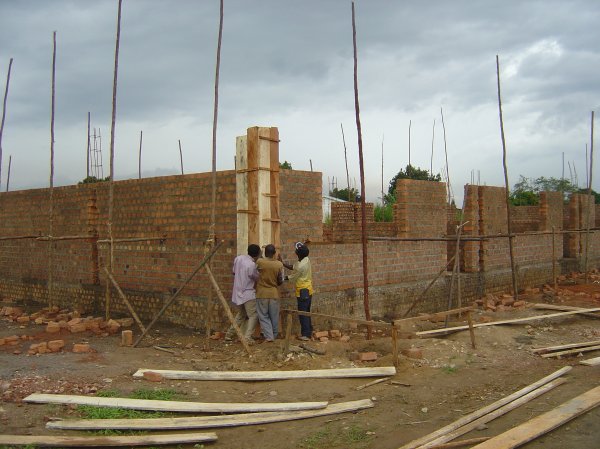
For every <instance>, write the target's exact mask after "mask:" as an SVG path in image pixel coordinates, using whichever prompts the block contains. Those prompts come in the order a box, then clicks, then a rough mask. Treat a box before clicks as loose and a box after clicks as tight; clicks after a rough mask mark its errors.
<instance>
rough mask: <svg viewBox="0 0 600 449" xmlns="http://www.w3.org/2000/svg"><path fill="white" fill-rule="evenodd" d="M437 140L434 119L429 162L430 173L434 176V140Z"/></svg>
mask: <svg viewBox="0 0 600 449" xmlns="http://www.w3.org/2000/svg"><path fill="white" fill-rule="evenodd" d="M434 140H435V119H433V128H432V131H431V162H430V163H429V175H430V176H431V177H433V142H434Z"/></svg>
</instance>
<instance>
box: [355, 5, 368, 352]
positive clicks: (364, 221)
mask: <svg viewBox="0 0 600 449" xmlns="http://www.w3.org/2000/svg"><path fill="white" fill-rule="evenodd" d="M352 45H353V48H354V109H355V112H356V130H357V134H358V161H359V165H360V204H361V235H362V265H363V291H364V299H363V305H364V308H365V319H366V320H367V321H370V320H371V311H370V308H369V265H368V259H369V258H368V254H367V253H368V249H367V248H368V247H367V207H366V198H365V197H366V192H365V166H364V161H363V145H362V131H361V127H360V106H359V104H358V56H357V51H356V20H355V13H354V2H352ZM371 337H372V334H371V327H370V326H367V340H370V339H371Z"/></svg>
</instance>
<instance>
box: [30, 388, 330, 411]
mask: <svg viewBox="0 0 600 449" xmlns="http://www.w3.org/2000/svg"><path fill="white" fill-rule="evenodd" d="M23 401H25V402H33V403H37V404H77V405H92V406H95V407H108V408H125V409H133V410H153V411H162V412H185V413H249V412H276V411H285V412H287V411H296V410H314V409H320V408H325V407H327V402H287V403H285V402H264V403H262V402H252V403H219V402H212V403H211V402H185V401H156V400H149V399H129V398H104V397H98V396H76V395H67V394H39V393H34V394H31V395H29V396H27V397H26V398H25V399H23Z"/></svg>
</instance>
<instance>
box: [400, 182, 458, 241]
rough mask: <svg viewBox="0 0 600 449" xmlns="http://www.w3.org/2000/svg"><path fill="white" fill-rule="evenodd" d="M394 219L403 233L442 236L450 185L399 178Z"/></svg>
mask: <svg viewBox="0 0 600 449" xmlns="http://www.w3.org/2000/svg"><path fill="white" fill-rule="evenodd" d="M394 213H395V217H394V221H396V223H397V224H398V232H399V236H400V237H441V236H443V235H444V234H445V233H446V185H445V184H444V183H441V182H433V181H417V180H414V179H399V180H398V181H397V183H396V207H395V208H394Z"/></svg>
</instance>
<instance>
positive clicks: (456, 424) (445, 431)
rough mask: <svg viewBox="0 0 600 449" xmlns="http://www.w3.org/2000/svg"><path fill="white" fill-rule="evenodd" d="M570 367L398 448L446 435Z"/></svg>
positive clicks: (410, 447)
mask: <svg viewBox="0 0 600 449" xmlns="http://www.w3.org/2000/svg"><path fill="white" fill-rule="evenodd" d="M571 369H572V367H570V366H565V367H563V368H561V369H559V370H558V371H555V372H553V373H552V374H549V375H548V376H546V377H544V378H542V379H540V380H538V381H537V382H534V383H532V384H530V385H528V386H526V387H525V388H522V389H521V390H519V391H516V392H514V393H512V394H510V395H508V396H506V397H504V398H502V399H500V400H498V401H496V402H494V403H492V404H490V405H487V406H485V407H483V408H480V409H479V410H475V411H474V412H472V413H469V414H468V415H465V416H463V417H462V418H460V419H457V420H456V421H454V422H453V423H450V424H448V425H447V426H444V427H442V428H441V429H438V430H436V431H435V432H432V433H430V434H428V435H424V436H422V437H421V438H418V439H416V440H413V441H411V442H409V443H406V444H405V445H404V446H402V447H401V448H400V449H416V448H418V447H420V446H422V445H424V444H426V443H429V442H430V441H433V440H435V439H436V438H439V437H440V436H442V435H446V434H448V433H450V432H453V431H455V430H456V429H458V428H460V427H462V426H464V425H466V424H469V423H470V422H473V421H475V420H476V419H479V418H481V417H482V416H484V415H487V414H488V413H491V412H493V411H494V410H496V409H499V408H500V407H503V406H504V405H506V404H508V403H510V402H512V401H514V400H515V399H518V398H520V397H521V396H524V395H526V394H528V393H530V392H531V391H533V390H535V389H537V388H539V387H541V386H542V385H545V384H547V383H549V382H551V381H553V380H554V379H557V378H559V377H560V376H562V375H563V374H566V373H568V372H569V371H571Z"/></svg>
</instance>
